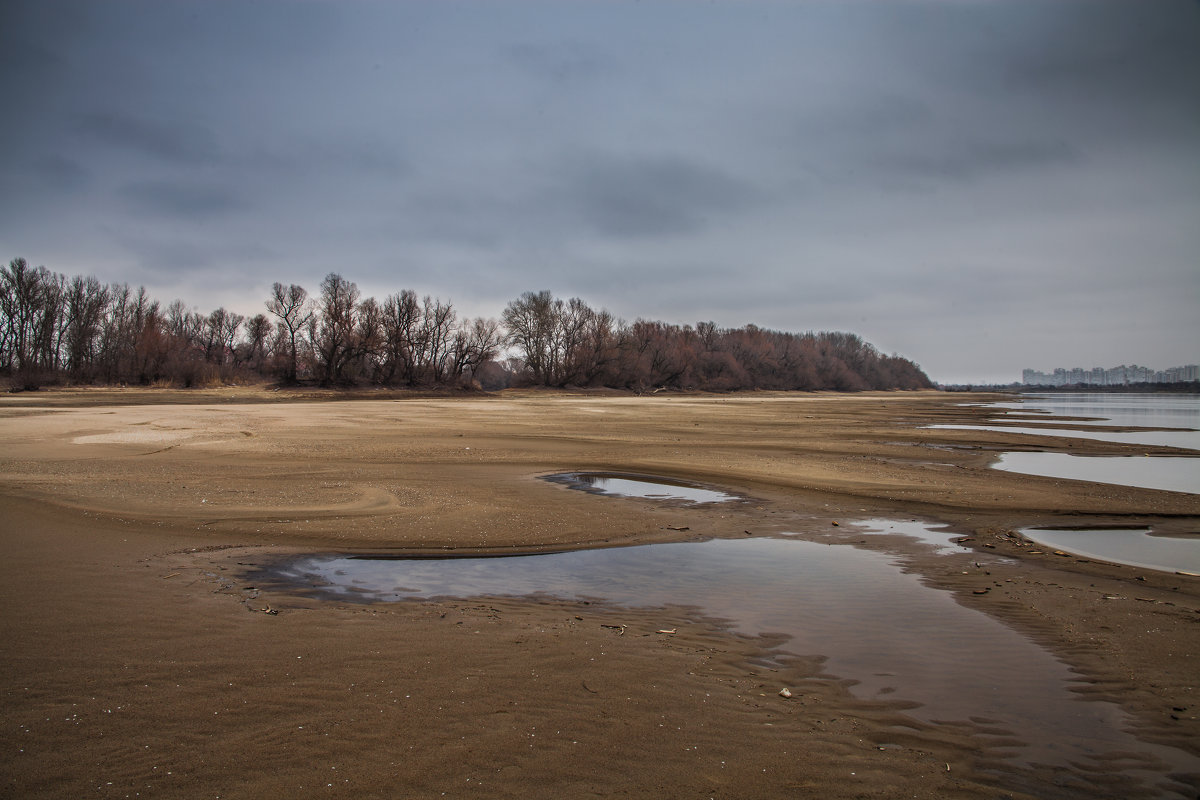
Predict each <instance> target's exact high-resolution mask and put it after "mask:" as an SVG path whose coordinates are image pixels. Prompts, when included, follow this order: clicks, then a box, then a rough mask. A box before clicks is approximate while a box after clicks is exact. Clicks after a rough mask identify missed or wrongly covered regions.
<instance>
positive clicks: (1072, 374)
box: [1021, 364, 1200, 386]
mask: <svg viewBox="0 0 1200 800" xmlns="http://www.w3.org/2000/svg"><path fill="white" fill-rule="evenodd" d="M1196 380H1200V365H1196V364H1186V365H1184V366H1181V367H1167V368H1166V369H1162V370H1156V369H1153V368H1151V367H1141V366H1138V365H1137V364H1129V365H1126V364H1122V365H1120V366H1117V367H1108V368H1107V369H1106V368H1104V367H1091V368H1090V369H1085V368H1083V367H1070V368H1066V367H1055V368H1054V369H1053V370H1052V371H1050V372H1039V371H1038V370H1035V369H1025V370H1022V371H1021V383H1023V384H1025V385H1026V386H1075V385H1084V386H1127V385H1129V384H1131V383H1186V382H1189V381H1196Z"/></svg>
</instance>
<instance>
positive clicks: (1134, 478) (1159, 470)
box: [992, 453, 1200, 494]
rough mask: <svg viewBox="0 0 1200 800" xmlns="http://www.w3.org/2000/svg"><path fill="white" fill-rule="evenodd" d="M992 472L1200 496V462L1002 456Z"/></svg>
mask: <svg viewBox="0 0 1200 800" xmlns="http://www.w3.org/2000/svg"><path fill="white" fill-rule="evenodd" d="M992 466H993V467H994V468H995V469H1002V470H1007V471H1009V472H1020V473H1022V474H1025V475H1041V476H1043V477H1046V478H1065V479H1067V480H1074V481H1092V482H1093V483H1112V484H1117V485H1119V486H1140V487H1142V488H1144V489H1163V490H1166V491H1168V492H1187V493H1189V494H1200V458H1182V457H1180V458H1176V457H1170V456H1076V455H1071V454H1070V453H1003V454H1001V456H1000V459H999V460H998V461H997V462H996V463H995V464H993V465H992Z"/></svg>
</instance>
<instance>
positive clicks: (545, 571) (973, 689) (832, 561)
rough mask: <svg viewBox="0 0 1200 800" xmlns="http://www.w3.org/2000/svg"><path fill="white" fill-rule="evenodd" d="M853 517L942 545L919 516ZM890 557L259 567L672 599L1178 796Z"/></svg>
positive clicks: (753, 543)
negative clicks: (914, 519) (780, 637)
mask: <svg viewBox="0 0 1200 800" xmlns="http://www.w3.org/2000/svg"><path fill="white" fill-rule="evenodd" d="M633 488H634V489H635V490H637V491H641V490H642V489H644V488H645V487H641V486H637V487H633ZM865 526H866V530H867V531H873V532H878V533H889V534H900V535H906V536H912V537H915V538H917V539H919V540H921V541H922V542H924V543H925V544H927V545H928V546H930V547H931V548H938V549H939V550H940V551H941V552H951V551H953V550H955V549H957V546H956V545H954V544H953V542H952V541H951V538H950V537H951V534H948V533H946V532H944V531H942V530H941V529H938V528H931V527H930V526H928V525H925V524H923V523H919V522H911V521H908V522H905V521H891V520H873V521H871V522H869V523H865ZM977 558H985V559H986V558H994V557H982V556H981V557H977ZM902 566H903V565H902V561H901V557H900V556H899V555H888V554H884V553H879V552H874V551H868V550H861V549H857V548H854V547H851V546H849V545H847V544H824V543H817V542H813V541H807V540H801V539H797V538H792V537H790V536H782V537H779V538H757V537H756V538H750V539H736V540H734V539H728V540H726V539H718V540H711V541H706V542H687V543H676V544H656V545H644V546H636V547H617V548H607V549H600V550H583V551H573V552H563V553H551V554H539V555H526V556H515V557H492V558H450V559H416V560H412V559H395V558H370V557H345V556H308V557H302V558H298V559H295V560H293V561H291V562H289V563H286V564H284V565H282V566H279V567H277V568H276V569H275V570H274V575H275V577H276V578H277V579H280V580H283V581H285V582H288V583H290V584H292V585H299V586H304V587H306V588H308V590H309V591H315V592H317V593H318V594H324V595H327V596H331V597H336V598H341V599H346V600H354V601H358V602H399V601H405V600H419V599H428V598H435V597H482V596H538V595H541V596H550V597H554V598H562V599H567V600H588V601H603V602H604V603H606V604H610V605H612V606H616V607H618V608H619V607H630V608H674V609H675V610H676V612H677V613H682V614H684V615H686V616H688V617H691V618H695V617H696V616H697V615H699V616H702V617H703V618H706V619H713V618H716V619H721V620H726V621H727V622H728V624H729V625H730V627H731V628H732V629H733V630H735V631H737V632H739V633H744V634H750V635H757V634H763V633H772V634H778V633H781V634H784V635H786V637H788V638H787V640H786V643H785V644H783V645H782V647H781V648H780V652H781V653H791V654H796V655H803V656H814V655H817V656H823V657H825V659H826V660H825V662H824V670H825V671H826V673H828V674H829V675H830V676H835V677H837V678H838V679H849V680H850V681H852V682H853V683H854V685H853V687H852V689H851V691H853V693H854V694H855V695H857V696H858V697H860V698H862V699H865V700H879V701H897V702H899V703H902V704H904V705H903V706H902V707H909V708H908V710H906V711H905V712H904V713H906V714H908V715H909V716H911V717H914V718H916V719H918V720H921V721H923V722H926V723H937V724H949V725H953V726H955V727H956V729H958V730H961V732H962V735H968V736H972V737H974V738H975V740H976V741H977V742H979V743H980V744H981V745H984V746H986V747H988V748H989V749H990V752H992V754H993V755H994V756H996V757H999V758H1003V759H1005V760H1006V762H1005V763H1009V764H1017V765H1034V764H1038V765H1051V766H1055V767H1061V768H1070V770H1071V771H1072V774H1073V775H1074V774H1075V773H1076V772H1078V773H1079V774H1080V775H1089V774H1096V775H1104V774H1112V773H1113V772H1116V773H1119V774H1120V775H1121V776H1122V777H1123V778H1126V779H1129V780H1137V781H1142V782H1148V785H1152V786H1157V787H1158V789H1155V792H1158V791H1160V790H1161V791H1162V792H1179V793H1181V794H1186V792H1184V790H1183V789H1182V788H1181V785H1180V784H1178V783H1175V782H1174V781H1171V780H1170V779H1169V778H1168V777H1167V776H1168V775H1169V774H1171V773H1176V772H1186V773H1196V775H1198V776H1200V759H1197V758H1194V757H1192V756H1190V755H1188V754H1186V753H1184V752H1182V751H1179V750H1176V749H1173V748H1169V747H1163V746H1158V745H1152V744H1148V743H1145V742H1142V741H1140V740H1138V739H1137V738H1135V737H1134V736H1133V735H1131V734H1130V733H1128V732H1127V731H1126V730H1125V728H1126V727H1127V726H1128V723H1129V720H1128V719H1127V718H1126V716H1125V714H1124V713H1123V712H1122V711H1121V710H1120V709H1119V708H1118V707H1117V706H1115V705H1112V704H1110V703H1106V702H1099V701H1095V700H1085V699H1083V698H1082V697H1081V696H1080V695H1079V694H1077V693H1075V692H1073V691H1072V688H1073V687H1075V686H1077V685H1078V680H1079V679H1078V677H1077V676H1076V675H1074V674H1073V673H1072V671H1071V670H1070V668H1069V667H1067V665H1066V664H1064V663H1063V662H1062V661H1060V660H1059V659H1057V658H1055V657H1054V656H1053V655H1052V654H1051V653H1050V652H1049V651H1047V650H1045V649H1044V648H1042V647H1039V646H1038V645H1036V644H1034V643H1033V642H1031V641H1029V640H1028V639H1027V638H1025V637H1024V636H1022V635H1020V634H1018V633H1016V632H1015V631H1013V630H1012V629H1010V628H1008V627H1007V626H1005V625H1004V624H1002V623H1000V622H998V621H997V620H995V619H993V618H991V617H989V616H987V615H986V614H983V613H981V612H979V611H975V610H972V609H970V608H967V607H965V606H962V605H960V604H959V603H957V602H956V601H955V600H954V598H953V596H952V595H951V594H950V593H949V592H946V591H942V590H938V589H934V588H931V587H929V586H927V585H925V584H924V583H923V582H922V581H921V580H920V578H919V577H918V576H916V575H914V574H911V573H909V572H906V571H904V569H903V568H902ZM680 607H683V608H680ZM1080 779H1081V780H1082V778H1080ZM1143 785H1147V784H1145V783H1144V784H1143ZM1190 791H1192V792H1193V793H1194V787H1193V789H1191V790H1190ZM1189 796H1190V795H1189Z"/></svg>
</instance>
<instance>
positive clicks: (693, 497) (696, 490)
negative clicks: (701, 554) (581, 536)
mask: <svg viewBox="0 0 1200 800" xmlns="http://www.w3.org/2000/svg"><path fill="white" fill-rule="evenodd" d="M544 480H548V481H551V482H552V483H562V484H565V485H567V486H569V487H571V488H572V489H580V490H582V491H585V492H592V493H594V494H606V495H613V496H615V497H635V498H640V499H643V500H672V501H680V502H685V503H694V504H698V503H727V502H729V501H731V500H740V499H741V498H740V497H739V496H738V495H735V494H729V493H728V492H722V491H718V490H716V489H707V488H705V487H703V486H700V485H698V484H694V483H688V482H686V481H676V480H672V479H670V478H660V477H651V476H644V475H626V474H622V473H616V472H564V473H561V474H558V475H547V476H545V478H544Z"/></svg>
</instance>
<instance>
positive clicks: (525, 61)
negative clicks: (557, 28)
mask: <svg viewBox="0 0 1200 800" xmlns="http://www.w3.org/2000/svg"><path fill="white" fill-rule="evenodd" d="M501 54H502V57H503V58H504V59H505V60H506V61H508V62H509V63H511V64H514V65H516V66H517V67H519V68H520V69H522V70H525V71H527V72H529V73H531V74H533V75H535V76H536V77H539V78H545V79H549V80H552V81H556V82H573V81H579V80H584V79H588V78H593V77H595V76H597V75H600V74H602V73H604V72H605V71H607V70H610V69H612V68H613V63H612V61H611V60H610V59H609V58H607V57H606V56H604V55H603V54H602V53H601V52H600V51H599V50H597V49H596V48H595V47H593V46H591V45H590V44H588V43H586V42H581V41H574V42H554V43H551V42H527V43H523V44H515V45H511V46H509V47H506V48H504V49H503V50H502V51H501Z"/></svg>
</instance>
